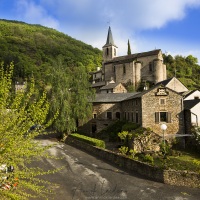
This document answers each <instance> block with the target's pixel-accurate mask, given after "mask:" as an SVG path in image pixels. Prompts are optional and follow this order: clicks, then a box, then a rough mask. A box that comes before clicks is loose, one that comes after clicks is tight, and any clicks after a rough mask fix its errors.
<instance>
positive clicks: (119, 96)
mask: <svg viewBox="0 0 200 200" xmlns="http://www.w3.org/2000/svg"><path fill="white" fill-rule="evenodd" d="M136 94H137V93H106V94H96V97H95V99H94V100H93V101H92V102H93V103H115V102H121V101H124V100H125V99H127V98H129V97H131V96H134V95H136Z"/></svg>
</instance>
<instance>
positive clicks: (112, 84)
mask: <svg viewBox="0 0 200 200" xmlns="http://www.w3.org/2000/svg"><path fill="white" fill-rule="evenodd" d="M119 84H120V83H109V84H108V85H105V86H103V87H101V88H100V89H101V90H108V89H113V88H115V87H116V86H118V85H119Z"/></svg>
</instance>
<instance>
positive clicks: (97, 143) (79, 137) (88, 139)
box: [70, 133, 106, 148]
mask: <svg viewBox="0 0 200 200" xmlns="http://www.w3.org/2000/svg"><path fill="white" fill-rule="evenodd" d="M70 137H73V138H75V139H77V140H80V141H83V142H85V143H87V144H90V145H93V146H97V147H101V148H105V147H106V145H105V142H104V141H103V140H98V139H96V138H92V137H88V136H85V135H80V134H78V133H73V134H71V135H70Z"/></svg>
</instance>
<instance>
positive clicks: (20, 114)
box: [0, 64, 53, 200]
mask: <svg viewBox="0 0 200 200" xmlns="http://www.w3.org/2000/svg"><path fill="white" fill-rule="evenodd" d="M13 67H14V66H13V64H11V65H10V66H7V68H6V71H4V67H3V65H1V66H0V84H1V88H0V109H1V112H0V122H1V123H0V199H15V200H17V199H20V200H22V199H30V197H35V198H36V199H38V196H43V195H45V194H47V193H48V192H49V191H47V190H46V189H45V187H44V185H43V184H48V183H47V182H44V181H42V180H41V179H39V178H38V175H42V174H45V173H49V172H44V171H43V170H42V169H38V168H34V167H31V166H30V163H31V162H32V161H33V160H35V159H40V157H39V156H44V155H45V154H44V151H45V149H46V148H47V147H43V146H42V145H40V143H39V142H37V141H36V140H34V138H35V137H36V136H38V135H40V134H41V132H42V131H43V130H44V129H45V128H46V127H48V126H49V125H50V124H51V121H47V114H48V112H49V107H50V104H49V103H48V101H47V98H46V93H45V92H44V93H43V95H42V96H41V97H40V98H37V97H38V95H37V93H38V90H37V89H36V88H35V85H34V81H33V80H32V81H31V82H30V84H28V85H26V89H25V90H23V91H17V92H15V91H14V90H13V88H12V76H13ZM52 119H53V118H52ZM36 124H37V125H38V129H34V130H31V129H30V127H32V126H33V125H36ZM42 133H43V134H44V132H42ZM11 166H12V167H11ZM9 167H10V168H13V167H14V171H13V170H11V172H10V173H6V172H7V170H6V169H8V168H9ZM4 177H5V178H4ZM15 187H17V189H15Z"/></svg>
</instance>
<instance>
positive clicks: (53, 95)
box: [46, 56, 94, 134]
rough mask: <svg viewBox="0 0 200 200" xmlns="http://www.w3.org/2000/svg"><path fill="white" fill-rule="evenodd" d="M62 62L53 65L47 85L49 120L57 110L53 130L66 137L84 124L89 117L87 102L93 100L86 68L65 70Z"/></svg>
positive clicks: (89, 110)
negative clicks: (49, 103) (64, 134)
mask: <svg viewBox="0 0 200 200" xmlns="http://www.w3.org/2000/svg"><path fill="white" fill-rule="evenodd" d="M63 59H64V58H63V57H62V56H59V57H57V59H56V60H54V62H53V63H52V64H53V65H52V67H51V69H50V73H49V77H48V82H47V83H46V85H47V88H48V98H49V99H50V102H51V105H50V114H49V118H51V117H52V116H53V115H54V114H55V112H56V111H59V115H58V117H57V119H56V120H55V121H54V123H53V128H54V129H55V130H57V132H64V131H65V132H67V134H69V133H71V132H72V131H75V130H76V128H77V126H78V123H81V124H83V123H84V122H85V121H86V120H87V119H88V117H89V116H90V115H91V114H92V105H91V103H89V102H88V99H92V98H93V96H94V91H93V90H92V89H91V88H90V87H89V86H90V85H89V82H88V79H89V78H88V74H87V73H86V70H85V67H84V66H74V67H73V68H71V67H65V65H64V61H63ZM80 65H81V64H80Z"/></svg>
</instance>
